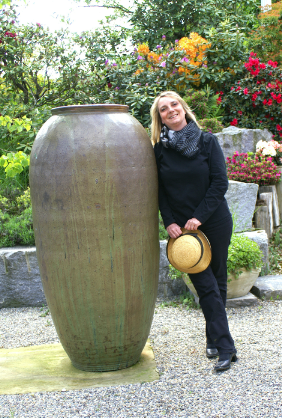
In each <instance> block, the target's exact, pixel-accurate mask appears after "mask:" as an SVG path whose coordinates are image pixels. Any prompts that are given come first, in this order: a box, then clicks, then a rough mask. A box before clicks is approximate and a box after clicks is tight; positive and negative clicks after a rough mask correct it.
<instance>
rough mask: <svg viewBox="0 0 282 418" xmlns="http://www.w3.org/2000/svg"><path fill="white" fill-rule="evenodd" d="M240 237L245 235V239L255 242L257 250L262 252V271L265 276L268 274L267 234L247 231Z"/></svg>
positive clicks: (260, 231) (261, 231)
mask: <svg viewBox="0 0 282 418" xmlns="http://www.w3.org/2000/svg"><path fill="white" fill-rule="evenodd" d="M261 207H263V206H261ZM242 235H245V236H246V237H248V238H249V239H251V240H252V241H254V242H256V243H257V244H258V246H259V249H260V250H261V251H262V253H263V259H262V261H263V266H262V271H264V272H265V273H264V274H266V273H267V272H268V269H269V259H268V236H267V233H266V232H265V231H264V230H262V229H260V230H256V231H247V232H242Z"/></svg>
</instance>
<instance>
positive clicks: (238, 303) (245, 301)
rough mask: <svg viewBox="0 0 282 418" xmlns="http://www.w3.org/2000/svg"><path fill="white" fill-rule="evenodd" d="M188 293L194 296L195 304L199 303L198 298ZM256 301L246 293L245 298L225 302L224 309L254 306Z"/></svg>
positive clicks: (250, 294)
mask: <svg viewBox="0 0 282 418" xmlns="http://www.w3.org/2000/svg"><path fill="white" fill-rule="evenodd" d="M189 292H190V293H191V294H192V295H193V296H194V299H195V302H196V303H199V297H198V296H197V295H195V294H194V293H193V292H191V290H189ZM258 303H259V302H258V299H257V297H256V296H255V295H253V294H252V293H250V292H249V293H248V294H247V295H246V296H241V297H240V298H233V299H227V300H226V308H240V307H242V306H255V305H257V304H258Z"/></svg>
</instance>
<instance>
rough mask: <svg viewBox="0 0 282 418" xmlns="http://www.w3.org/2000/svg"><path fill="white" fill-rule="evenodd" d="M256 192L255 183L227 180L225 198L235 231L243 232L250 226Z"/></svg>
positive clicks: (256, 186)
mask: <svg viewBox="0 0 282 418" xmlns="http://www.w3.org/2000/svg"><path fill="white" fill-rule="evenodd" d="M257 193H258V185H257V184H254V183H243V182H241V181H234V180H229V184H228V190H227V192H226V194H225V198H226V200H227V203H228V206H229V209H230V212H231V213H232V216H233V221H234V231H235V232H243V231H246V230H247V229H251V228H252V219H253V215H254V211H255V207H256V201H257Z"/></svg>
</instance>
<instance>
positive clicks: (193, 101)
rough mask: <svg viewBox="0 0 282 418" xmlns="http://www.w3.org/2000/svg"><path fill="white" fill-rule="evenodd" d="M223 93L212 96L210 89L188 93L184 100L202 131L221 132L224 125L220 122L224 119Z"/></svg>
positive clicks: (189, 91) (190, 90) (191, 90)
mask: <svg viewBox="0 0 282 418" xmlns="http://www.w3.org/2000/svg"><path fill="white" fill-rule="evenodd" d="M221 94H222V92H221V93H218V94H212V92H211V90H210V89H209V88H206V89H205V90H193V89H189V90H187V91H186V94H185V97H184V100H185V102H186V103H187V104H188V105H189V107H190V108H191V109H192V111H193V113H194V114H195V116H196V118H197V120H198V121H199V123H200V125H201V127H202V130H203V131H205V132H221V131H222V129H223V125H222V123H221V122H220V119H221V118H222V116H221V114H222V110H221V106H220V103H221Z"/></svg>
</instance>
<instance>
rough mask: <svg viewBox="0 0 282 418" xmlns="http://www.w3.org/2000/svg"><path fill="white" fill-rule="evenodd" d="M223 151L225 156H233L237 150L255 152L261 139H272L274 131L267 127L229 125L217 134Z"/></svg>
mask: <svg viewBox="0 0 282 418" xmlns="http://www.w3.org/2000/svg"><path fill="white" fill-rule="evenodd" d="M215 136H216V137H217V139H218V142H219V144H220V146H221V149H222V151H223V154H224V157H225V158H227V157H232V155H233V154H234V152H235V151H238V152H239V153H241V152H255V151H256V144H257V143H258V142H259V141H260V140H263V141H271V140H272V133H271V132H269V131H268V130H267V129H264V130H262V129H245V128H236V126H229V127H228V128H224V129H223V130H222V132H218V133H216V134H215Z"/></svg>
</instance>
